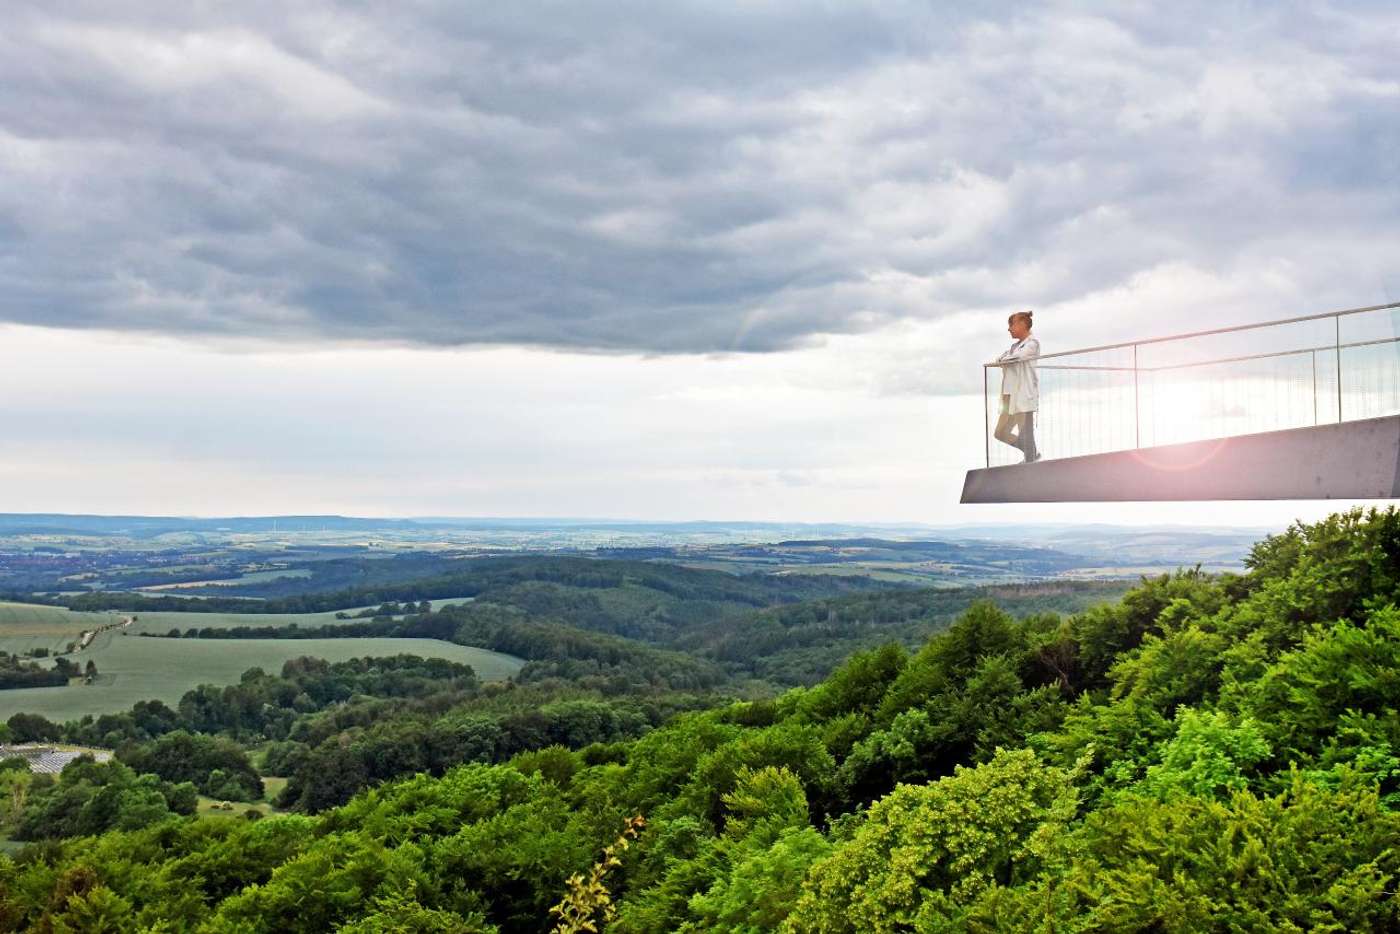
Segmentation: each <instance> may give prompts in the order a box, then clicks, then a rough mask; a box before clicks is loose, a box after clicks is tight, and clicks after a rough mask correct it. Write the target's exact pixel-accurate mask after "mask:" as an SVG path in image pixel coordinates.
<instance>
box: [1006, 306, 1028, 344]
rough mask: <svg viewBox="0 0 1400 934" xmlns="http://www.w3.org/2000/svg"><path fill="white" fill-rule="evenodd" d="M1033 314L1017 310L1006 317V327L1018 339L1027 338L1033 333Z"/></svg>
mask: <svg viewBox="0 0 1400 934" xmlns="http://www.w3.org/2000/svg"><path fill="white" fill-rule="evenodd" d="M1031 314H1032V313H1031V312H1029V311H1017V312H1013V313H1012V315H1011V317H1009V318H1007V319H1006V329H1007V330H1008V331H1010V332H1011V336H1012V337H1014V338H1016V339H1017V340H1018V341H1019V340H1025V338H1026V337H1027V336H1028V335H1029V334H1030V333H1031Z"/></svg>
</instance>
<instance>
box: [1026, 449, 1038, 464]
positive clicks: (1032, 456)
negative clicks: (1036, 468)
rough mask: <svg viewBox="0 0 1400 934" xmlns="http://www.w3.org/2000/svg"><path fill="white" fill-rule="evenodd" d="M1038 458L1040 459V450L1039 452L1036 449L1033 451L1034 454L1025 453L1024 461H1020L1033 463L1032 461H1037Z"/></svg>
mask: <svg viewBox="0 0 1400 934" xmlns="http://www.w3.org/2000/svg"><path fill="white" fill-rule="evenodd" d="M1038 460H1040V452H1039V451H1037V452H1036V453H1034V454H1027V455H1026V459H1025V460H1024V461H1022V463H1023V464H1034V463H1035V462H1036V461H1038Z"/></svg>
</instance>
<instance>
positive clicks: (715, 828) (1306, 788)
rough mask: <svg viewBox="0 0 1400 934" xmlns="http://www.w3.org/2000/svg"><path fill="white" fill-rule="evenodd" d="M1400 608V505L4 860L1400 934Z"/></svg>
mask: <svg viewBox="0 0 1400 934" xmlns="http://www.w3.org/2000/svg"><path fill="white" fill-rule="evenodd" d="M1398 607H1400V514H1397V513H1396V512H1395V511H1394V510H1386V511H1376V510H1371V511H1364V512H1363V511H1360V510H1355V511H1352V512H1348V513H1345V514H1340V515H1336V516H1332V517H1330V518H1328V519H1326V520H1323V521H1320V522H1317V523H1313V524H1308V525H1303V524H1299V525H1295V526H1293V527H1292V528H1290V529H1288V530H1287V531H1286V532H1284V533H1283V534H1280V535H1276V536H1272V537H1270V538H1268V539H1266V540H1264V541H1262V542H1260V543H1258V544H1257V545H1256V546H1255V548H1254V549H1253V550H1252V552H1251V554H1250V557H1249V560H1248V563H1247V570H1246V572H1245V573H1243V574H1223V575H1218V576H1215V575H1208V574H1204V573H1201V572H1200V571H1198V570H1180V571H1177V572H1175V573H1172V574H1167V575H1162V576H1160V577H1156V578H1152V579H1144V580H1143V581H1142V582H1141V584H1140V585H1138V586H1137V587H1135V588H1133V589H1132V590H1130V591H1129V592H1128V593H1127V594H1126V595H1124V596H1123V597H1122V599H1121V600H1118V601H1117V602H1114V603H1111V604H1105V605H1101V606H1097V607H1093V608H1090V609H1087V610H1084V611H1081V612H1075V613H1071V614H1069V615H1060V614H1057V613H1051V612H1043V613H1031V614H1028V615H1025V616H1023V617H1021V618H1016V617H1014V616H1012V615H1011V614H1008V613H1007V612H1006V611H1005V610H1004V609H1002V608H1000V607H998V606H997V605H996V604H994V603H993V602H990V601H983V602H979V603H976V604H974V605H973V606H971V607H970V608H968V609H966V610H965V611H964V612H962V613H961V615H960V616H959V617H958V618H957V619H956V621H955V622H953V624H952V625H951V626H949V627H948V628H946V630H944V631H941V632H938V633H936V634H934V635H932V636H931V637H929V638H928V639H927V640H926V641H924V642H923V643H922V644H921V645H919V646H917V647H916V648H914V649H912V650H911V649H907V648H905V647H904V646H903V645H901V644H898V643H889V644H885V645H877V646H874V647H871V648H868V649H863V650H861V651H859V652H856V653H855V654H853V655H851V656H850V657H849V658H848V659H846V660H845V662H844V663H843V664H842V665H841V666H840V667H839V668H838V669H837V670H835V671H834V672H832V673H831V674H830V675H829V676H827V677H825V678H824V679H822V680H821V681H819V682H818V683H815V684H812V685H810V686H806V687H796V688H793V689H790V690H788V691H786V692H784V693H782V694H781V695H780V696H778V697H776V698H774V699H769V700H752V701H741V702H724V703H716V704H713V705H709V706H707V707H705V709H691V710H677V711H673V712H672V713H670V714H669V715H668V716H667V717H666V718H665V719H664V721H662V722H660V723H659V724H658V725H656V726H655V727H654V728H650V729H648V730H645V731H642V732H640V733H639V734H638V735H635V736H630V737H628V736H623V737H622V738H617V739H612V740H608V741H599V742H593V743H589V744H587V745H583V746H581V747H578V748H569V746H570V744H568V743H562V744H561V743H558V742H554V741H552V740H549V739H547V738H544V739H543V741H541V742H540V743H539V744H538V745H536V746H534V747H533V748H524V749H518V750H515V751H513V752H512V753H511V754H510V756H509V757H508V758H505V759H500V758H499V757H497V758H496V760H491V761H488V760H483V761H478V762H475V763H471V764H462V765H447V764H444V767H442V768H440V769H435V768H429V769H422V770H419V771H418V772H417V774H413V775H411V776H410V777H405V778H400V779H395V780H390V781H386V782H384V783H382V784H378V785H376V786H374V787H371V788H368V789H367V790H363V791H360V792H358V793H357V794H355V796H354V797H353V798H351V799H350V800H348V802H346V803H344V804H342V805H339V806H332V807H328V808H326V809H324V810H320V811H319V813H314V814H311V813H307V814H289V815H283V816H273V817H268V818H265V819H263V820H259V821H255V822H246V821H231V820H222V821H210V820H201V819H197V818H191V817H188V816H184V815H182V814H181V813H180V810H181V809H182V808H183V807H185V805H186V801H185V797H186V796H187V794H188V792H187V791H186V790H184V787H182V786H181V782H180V779H181V775H180V774H179V773H178V772H176V771H170V772H169V773H168V774H169V778H168V779H150V780H146V784H145V785H140V784H139V783H138V782H137V780H136V779H132V778H130V777H129V776H128V775H126V774H124V773H116V774H114V775H113V776H111V778H110V779H108V778H107V777H106V776H99V775H97V774H96V773H95V771H94V768H93V766H91V765H85V766H84V767H83V768H84V769H85V770H86V771H84V772H83V773H82V774H83V776H84V780H85V781H88V782H89V783H96V782H97V781H99V779H101V780H103V781H108V783H109V784H112V785H114V786H116V787H118V789H119V791H118V792H115V793H114V794H118V793H119V794H125V795H128V796H129V797H130V799H131V800H133V801H137V800H139V801H140V802H143V803H142V805H141V806H142V807H144V808H146V811H147V812H148V813H149V815H150V816H151V820H150V821H149V822H146V823H144V824H143V825H142V826H140V827H139V828H135V829H129V828H126V827H123V826H121V825H120V824H118V825H115V826H110V829H103V830H102V831H101V832H94V833H92V835H90V836H86V837H80V838H68V839H61V840H56V841H53V842H49V843H46V844H44V845H43V846H41V847H32V848H30V849H28V850H26V851H24V852H21V853H20V854H18V856H16V857H15V858H7V857H0V927H4V928H5V929H27V928H32V929H38V930H111V931H124V930H133V931H135V930H149V929H162V930H200V931H230V932H231V931H267V932H273V931H276V932H284V931H292V932H295V931H306V932H312V931H315V932H320V931H332V930H344V931H457V932H469V931H471V932H488V931H496V932H527V931H528V932H535V931H542V930H550V929H552V927H553V926H554V924H555V921H556V920H557V919H558V918H559V917H560V916H561V913H560V912H554V913H551V908H554V907H556V906H560V905H561V904H567V905H569V906H571V907H570V908H569V909H568V910H569V911H570V912H573V913H574V915H577V913H578V912H580V911H581V912H585V913H592V914H591V917H592V919H593V920H594V921H596V922H598V923H602V922H603V920H604V919H605V918H610V919H611V920H608V921H607V922H606V925H605V928H604V929H605V930H607V931H609V932H616V934H641V932H657V931H680V932H718V931H727V932H733V931H736V932H760V931H785V932H794V934H795V932H824V934H826V932H829V934H836V932H851V934H855V932H862V934H864V932H891V934H893V932H906V931H909V932H912V931H1041V930H1057V931H1168V932H1195V931H1211V930H1220V931H1226V930H1230V931H1242V930H1285V931H1287V930H1294V931H1302V930H1334V931H1366V930H1394V929H1396V927H1397V925H1400V902H1398V901H1397V898H1396V895H1395V893H1396V892H1397V890H1400V715H1397V707H1400V676H1397V672H1400V608H1398ZM499 622H500V621H499V620H497V621H495V622H492V623H491V625H496V624H498V623H499ZM481 625H487V623H486V622H485V621H483V622H482V623H481ZM351 674H352V673H350V672H346V673H343V674H337V675H336V676H335V677H336V678H340V677H349V676H350V675H351ZM283 677H284V678H291V679H293V680H295V679H297V678H302V677H303V674H301V673H297V672H285V673H284V676H283ZM458 677H459V680H460V681H461V684H460V689H461V690H462V691H464V692H471V691H477V690H479V686H476V685H474V684H472V683H471V682H470V680H469V679H466V678H465V676H463V675H460V674H459V676H458ZM312 680H314V678H313V679H312ZM307 683H310V682H309V681H308V682H307ZM268 688H269V690H271V689H273V686H272V685H271V684H269V685H268ZM276 689H277V690H282V688H281V687H277V688H276ZM595 713H596V711H595ZM576 714H577V715H578V716H580V717H582V716H583V711H577V712H576ZM578 722H584V721H583V720H579V721H578ZM366 735H368V732H367V733H366ZM181 750H189V752H187V753H182V752H181ZM194 752H195V750H194V747H193V746H192V745H191V744H190V740H188V739H186V738H182V737H180V736H177V738H176V739H173V740H167V741H166V744H165V745H164V746H160V745H156V746H153V747H151V748H150V749H149V750H147V752H146V753H145V754H146V755H147V757H148V759H149V761H151V762H159V761H165V760H166V759H170V760H171V761H173V760H175V759H178V758H179V757H180V755H182V754H190V755H192V754H194ZM227 752H228V750H227V749H225V748H222V747H219V748H216V747H210V748H208V749H207V750H199V751H198V753H199V754H200V755H206V754H207V755H210V756H224V755H225V754H226V753H227ZM281 752H284V753H285V752H287V750H282V751H281ZM220 761H222V762H224V764H225V765H226V766H228V768H229V769H230V770H232V771H233V772H234V773H236V772H237V768H238V763H237V762H236V760H233V759H220ZM152 767H154V766H152ZM335 767H336V763H335V762H330V761H327V762H326V763H324V764H323V768H335ZM70 768H71V767H70ZM122 768H126V766H122ZM0 774H3V773H2V772H0ZM161 781H165V782H166V784H165V785H161V784H160V782H161ZM67 782H68V776H67V774H66V773H65V775H64V777H63V781H62V782H61V783H60V784H66V783H67ZM186 787H187V786H186ZM157 799H159V800H157ZM308 810H316V809H308ZM638 817H640V818H642V819H644V823H643V822H638V821H636V820H635V819H636V818H638ZM629 835H631V836H629ZM633 836H634V837H635V839H633ZM619 841H622V842H623V843H625V844H626V845H625V846H623V845H621V843H619ZM608 847H610V848H611V849H609V850H608V856H607V857H606V858H605V857H604V849H605V848H608ZM586 879H592V880H594V881H595V882H596V885H595V886H594V887H592V888H588V889H587V893H586V897H585V894H584V888H581V887H582V886H584V880H586ZM571 880H573V881H571Z"/></svg>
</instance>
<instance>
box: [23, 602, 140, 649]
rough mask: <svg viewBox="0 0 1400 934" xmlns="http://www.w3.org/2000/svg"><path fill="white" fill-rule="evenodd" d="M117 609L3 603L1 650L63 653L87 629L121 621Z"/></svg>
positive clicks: (120, 615)
mask: <svg viewBox="0 0 1400 934" xmlns="http://www.w3.org/2000/svg"><path fill="white" fill-rule="evenodd" d="M122 616H123V614H121V613H117V612H115V611H102V612H97V613H82V612H74V611H73V610H66V609H64V608H63V607H57V606H40V605H38V604H33V603H3V602H0V651H4V652H10V653H15V654H23V653H25V652H28V651H29V650H30V649H48V650H49V652H50V653H53V654H57V653H59V652H62V651H63V650H64V649H65V648H66V647H67V645H68V643H70V642H75V641H77V639H78V636H79V635H80V634H81V633H82V632H83V630H85V629H96V628H98V627H99V626H106V625H109V624H111V623H119V622H121V620H122Z"/></svg>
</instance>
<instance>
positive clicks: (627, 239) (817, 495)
mask: <svg viewBox="0 0 1400 934" xmlns="http://www.w3.org/2000/svg"><path fill="white" fill-rule="evenodd" d="M940 7H947V8H946V9H944V8H940ZM952 7H953V5H951V4H949V5H936V4H928V3H912V2H894V0H891V2H878V3H861V2H855V0H843V2H821V3H818V2H807V3H796V2H778V0H772V2H762V0H757V2H744V3H734V4H726V3H723V2H717V0H706V2H704V3H686V2H671V3H665V4H657V3H653V2H645V3H643V2H635V3H632V2H614V3H577V2H571V3H565V2H558V3H511V4H499V3H493V4H487V3H477V4H463V3H458V2H453V3H404V2H399V0H395V2H392V3H390V2H358V3H345V4H331V3H323V2H317V0H307V2H302V3H297V4H292V5H287V4H285V3H260V2H255V0H248V2H243V3H240V4H232V5H212V4H184V5H165V4H161V5H152V4H137V3H123V2H114V0H103V2H90V3H81V2H52V0H47V2H43V3H37V2H36V3H27V2H23V0H19V2H11V3H9V4H7V6H6V28H5V29H4V30H3V31H0V425H2V426H3V434H4V441H3V444H0V511H66V512H78V511H91V512H146V513H181V514H186V513H199V514H215V513H266V512H342V513H354V514H393V515H414V514H418V515H422V514H438V515H445V514H451V515H591V516H618V517H653V518H714V519H719V518H751V519H780V520H847V521H859V520H908V521H928V522H973V521H983V520H987V521H1006V520H1009V519H1012V518H1024V517H1034V518H1047V519H1057V520H1063V519H1078V518H1085V517H1086V512H1085V507H1082V506H1075V507H1038V508H1036V509H1033V510H1025V509H1018V510H1014V511H1013V510H1006V509H999V508H989V507H980V508H974V507H959V506H957V505H956V499H957V494H958V491H959V489H960V487H961V478H962V472H963V470H965V469H966V468H967V467H969V466H974V465H975V464H976V463H977V461H978V460H979V459H980V458H981V457H982V450H983V441H982V435H981V427H982V409H981V398H980V392H981V371H980V367H979V366H978V363H979V362H980V361H981V360H984V359H989V358H991V357H994V356H995V355H996V353H998V352H999V351H1000V350H1001V349H1003V346H1004V344H1005V324H1004V321H1005V316H1006V314H1007V313H1008V312H1009V311H1011V310H1015V309H1018V308H1024V307H1033V308H1035V310H1036V321H1037V333H1038V335H1039V336H1040V338H1041V340H1042V343H1043V344H1045V345H1046V350H1047V351H1049V350H1054V349H1066V348H1071V347H1075V346H1085V345H1090V344H1100V343H1104V342H1107V341H1113V340H1120V339H1123V338H1126V337H1131V336H1150V335H1157V334H1163V333H1171V332H1173V331H1181V330H1190V329H1196V328H1204V327H1214V326H1219V325H1228V324H1237V323H1244V322H1249V321H1258V320H1266V319H1269V318H1275V317H1283V316H1288V315H1294V314H1302V313H1308V312H1313V311H1325V310H1329V309H1336V308H1346V307H1354V306H1358V305H1370V304H1378V303H1382V302H1387V301H1394V300H1400V263H1397V257H1400V184H1397V180H1400V72H1397V70H1396V68H1395V56H1394V51H1395V49H1396V48H1397V47H1400V11H1397V10H1396V8H1395V6H1394V4H1393V3H1381V2H1377V3H1370V4H1368V3H1313V4H1294V3H1258V4H1252V3H1232V4H1220V3H1199V4H1196V3H1190V2H1186V3H1178V4H1172V5H1162V4H1155V3H1146V2H1143V3H1132V2H1120V3H1114V4H1099V5H1091V4H1068V3H1065V4H1059V3H1048V4H1040V5H1030V4H1014V5H1013V4H998V3H979V4H960V5H957V9H953V8H952ZM1090 509H1091V511H1093V513H1094V514H1093V516H1092V517H1091V518H1095V519H1100V520H1136V521H1160V520H1164V519H1165V520H1171V521H1239V522H1250V523H1256V522H1263V523H1281V522H1286V521H1287V520H1288V519H1291V518H1293V517H1294V516H1301V515H1315V514H1318V513H1320V512H1323V511H1325V507H1322V506H1319V505H1316V504H1311V505H1299V504H1237V505H1234V506H1220V505H1210V506H1202V507H1182V506H1179V505H1174V506H1161V507H1148V506H1143V507H1111V508H1109V509H1108V510H1105V511H1095V510H1094V509H1093V508H1092V507H1091V508H1090Z"/></svg>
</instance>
